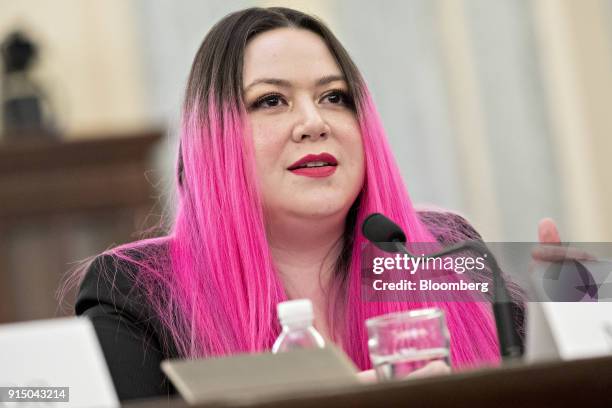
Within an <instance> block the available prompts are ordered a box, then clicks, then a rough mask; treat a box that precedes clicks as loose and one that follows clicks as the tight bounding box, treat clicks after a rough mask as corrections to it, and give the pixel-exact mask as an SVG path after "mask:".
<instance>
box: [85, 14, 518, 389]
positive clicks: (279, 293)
mask: <svg viewBox="0 0 612 408" xmlns="http://www.w3.org/2000/svg"><path fill="white" fill-rule="evenodd" d="M177 182H178V193H179V198H178V208H177V211H176V216H175V219H174V220H173V223H172V227H171V230H170V231H169V232H168V234H167V235H166V236H164V237H162V238H156V239H149V240H144V241H138V242H134V243H130V244H127V245H123V246H120V247H118V248H114V249H112V250H109V251H107V252H105V253H104V254H102V255H101V256H98V257H97V258H96V259H95V260H94V261H93V262H91V263H90V264H89V265H88V267H87V268H85V269H84V270H83V271H82V272H83V273H81V274H79V275H78V276H77V277H78V279H79V280H81V286H80V291H79V296H78V299H77V303H76V306H75V309H76V313H77V314H79V315H86V316H89V317H90V318H91V319H92V321H93V323H94V326H95V328H96V331H97V333H98V336H99V337H100V342H101V344H102V348H103V350H104V353H105V356H106V359H107V362H108V365H109V368H110V371H111V374H112V376H113V379H114V382H115V386H116V388H117V391H118V394H119V396H120V398H121V399H128V398H135V397H145V396H151V395H158V394H165V393H166V392H168V391H169V390H170V386H169V384H168V383H167V380H166V379H165V378H164V376H163V374H162V373H161V371H160V369H159V362H160V361H161V360H162V359H165V358H170V357H174V358H198V357H209V356H222V355H229V354H234V353H245V352H246V353H255V352H264V351H269V350H270V348H271V346H272V343H273V342H274V340H275V338H276V337H277V336H278V334H279V331H280V327H279V325H278V323H277V318H276V305H277V304H278V303H279V302H282V301H284V300H287V299H294V298H309V299H311V300H312V302H313V305H314V311H315V326H316V328H317V329H318V330H319V331H320V332H321V333H322V334H323V336H324V337H326V338H327V340H328V341H333V342H334V343H336V344H337V345H338V346H339V347H341V348H342V349H343V350H344V351H345V352H346V353H347V355H348V356H349V357H350V358H351V359H352V360H353V361H354V363H355V364H356V365H357V366H358V367H359V368H360V369H361V370H367V369H369V368H371V363H370V360H369V358H368V349H367V334H366V330H365V328H364V321H365V320H366V319H367V318H369V317H372V316H377V315H381V314H385V313H390V312H395V311H400V310H408V309H416V308H422V307H428V306H432V305H433V306H436V307H439V308H441V309H443V310H444V311H445V313H446V319H447V323H448V328H449V331H450V334H451V356H452V364H453V367H454V368H459V369H460V368H463V367H473V366H480V365H485V364H489V365H490V364H496V363H498V361H499V350H498V344H497V337H496V331H495V324H494V320H493V316H492V312H491V308H490V305H489V304H488V303H483V302H454V303H435V304H433V303H424V302H418V301H416V300H415V301H406V302H365V301H362V299H361V288H360V262H361V254H360V251H361V248H362V245H363V244H364V243H365V242H366V241H365V239H364V237H363V236H362V235H361V232H360V225H361V223H362V222H363V220H364V219H365V218H366V217H367V216H368V215H369V214H371V213H374V212H380V213H383V214H385V215H386V216H387V217H389V218H391V219H392V220H394V221H395V222H396V223H397V224H398V225H400V226H401V227H402V228H403V229H404V231H405V232H406V235H407V239H408V242H415V243H416V242H431V243H436V242H437V243H439V244H440V245H441V246H444V245H447V244H450V243H454V242H457V241H460V240H464V239H480V236H479V235H478V233H476V231H474V229H473V228H471V227H470V226H469V224H468V223H467V222H466V221H465V220H464V219H463V218H461V217H460V216H458V215H455V214H452V213H446V212H431V211H430V212H417V211H415V209H414V208H413V205H412V203H411V201H410V198H409V196H408V193H407V192H406V189H405V186H404V183H403V181H402V178H401V176H400V172H399V170H398V167H397V165H396V162H395V159H394V157H393V154H392V153H391V150H390V148H389V145H388V142H387V139H386V136H385V134H384V131H383V127H382V125H381V123H380V119H379V117H378V114H377V112H376V109H375V107H374V104H373V102H372V98H371V95H370V92H369V91H368V89H367V87H366V84H365V82H364V79H363V78H362V76H361V74H360V73H359V71H358V69H357V67H356V66H355V64H354V63H353V61H352V60H351V58H350V57H349V55H348V53H347V52H346V50H345V49H344V48H343V47H342V45H341V44H340V43H339V41H338V40H337V39H336V38H335V37H334V35H333V34H332V33H331V31H330V30H329V29H328V28H327V27H326V26H325V25H324V24H323V23H321V22H320V21H319V20H317V19H316V18H313V17H311V16H309V15H306V14H303V13H301V12H298V11H295V10H290V9H286V8H266V9H264V8H250V9H246V10H243V11H239V12H236V13H233V14H230V15H228V16H226V17H225V18H223V19H222V20H221V21H219V22H218V23H217V24H216V25H215V26H214V27H213V28H212V29H211V30H210V32H209V33H208V34H207V36H206V38H205V39H204V41H203V43H202V45H201V47H200V49H199V50H198V52H197V55H196V56H195V60H194V62H193V66H192V69H191V73H190V75H189V80H188V84H187V90H186V95H185V101H184V106H183V114H182V124H181V133H180V152H179V157H178V164H177ZM513 294H514V296H516V307H515V319H516V322H517V323H518V327H519V328H520V327H522V304H521V301H520V296H519V295H518V291H514V292H513ZM408 300H409V299H408Z"/></svg>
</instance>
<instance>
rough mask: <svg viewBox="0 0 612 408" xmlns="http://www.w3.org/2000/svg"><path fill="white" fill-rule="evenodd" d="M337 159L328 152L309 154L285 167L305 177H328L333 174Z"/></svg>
mask: <svg viewBox="0 0 612 408" xmlns="http://www.w3.org/2000/svg"><path fill="white" fill-rule="evenodd" d="M336 166H338V160H336V158H335V157H334V156H332V155H331V154H329V153H321V154H309V155H306V156H304V157H302V158H301V159H299V160H298V161H296V162H295V163H293V164H292V165H291V166H289V167H288V168H287V170H289V171H291V172H292V173H293V174H296V175H299V176H306V177H315V178H317V177H328V176H331V175H332V174H334V172H335V171H336Z"/></svg>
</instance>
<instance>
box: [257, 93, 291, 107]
mask: <svg viewBox="0 0 612 408" xmlns="http://www.w3.org/2000/svg"><path fill="white" fill-rule="evenodd" d="M281 103H283V98H282V97H281V96H280V95H275V94H272V95H266V96H262V97H261V98H259V99H257V100H256V101H255V102H254V103H253V105H251V106H252V107H253V108H274V107H276V106H279V105H280V104H281Z"/></svg>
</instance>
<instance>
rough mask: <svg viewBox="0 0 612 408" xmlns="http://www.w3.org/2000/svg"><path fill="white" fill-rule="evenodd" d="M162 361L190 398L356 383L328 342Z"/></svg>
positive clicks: (250, 396) (225, 398) (274, 394)
mask: <svg viewBox="0 0 612 408" xmlns="http://www.w3.org/2000/svg"><path fill="white" fill-rule="evenodd" d="M161 367H162V370H163V371H164V372H165V373H166V375H167V376H168V377H169V378H170V380H171V381H172V383H173V384H174V386H175V387H176V388H177V390H178V391H179V392H180V394H181V395H182V396H183V398H184V399H185V400H186V401H187V402H188V403H189V404H200V403H203V402H213V401H214V402H230V403H238V404H240V403H251V402H255V401H262V400H269V399H276V398H283V397H287V396H289V395H292V396H295V395H297V394H300V395H307V394H310V393H313V392H317V391H323V390H330V389H333V388H337V387H346V386H350V385H354V384H357V383H358V380H357V377H356V375H355V374H356V373H357V370H356V368H355V366H354V365H353V363H352V361H351V360H350V359H349V358H348V357H347V356H346V354H344V353H343V352H342V351H340V350H338V349H337V348H335V347H333V346H329V345H328V346H326V347H325V348H323V349H305V350H296V351H291V352H287V353H279V354H271V353H264V354H242V355H235V356H231V357H223V358H209V359H199V360H165V361H163V362H162V364H161Z"/></svg>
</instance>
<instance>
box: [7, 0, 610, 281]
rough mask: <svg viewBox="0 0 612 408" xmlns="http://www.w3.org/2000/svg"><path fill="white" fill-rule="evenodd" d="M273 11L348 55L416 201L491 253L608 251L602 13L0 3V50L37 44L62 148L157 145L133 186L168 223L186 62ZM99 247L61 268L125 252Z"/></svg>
mask: <svg viewBox="0 0 612 408" xmlns="http://www.w3.org/2000/svg"><path fill="white" fill-rule="evenodd" d="M272 5H282V6H288V7H295V8H298V9H301V10H304V11H307V12H311V13H313V14H316V15H318V16H319V17H321V18H322V19H323V20H324V21H326V22H327V23H328V24H329V25H330V26H331V28H332V30H333V31H334V32H335V33H336V34H337V36H338V37H339V38H340V40H341V41H342V42H343V44H344V45H345V47H346V48H347V49H348V50H349V52H350V54H351V55H352V56H353V58H354V59H355V61H356V63H357V65H358V66H359V67H360V69H361V70H362V72H363V74H364V76H365V78H366V80H367V82H368V86H369V87H370V89H371V91H372V93H373V95H374V98H375V101H376V103H377V106H378V108H379V111H380V113H381V116H382V119H383V122H384V124H385V127H386V130H387V133H388V137H389V139H390V141H391V144H392V146H393V148H394V151H395V154H396V158H397V160H398V162H399V164H400V167H401V169H402V172H403V175H404V177H405V180H406V183H407V186H408V190H409V192H410V193H411V196H412V198H413V201H414V202H415V203H417V204H421V205H426V206H432V205H433V206H438V207H443V208H449V209H453V210H455V211H458V212H460V213H462V214H464V215H465V216H466V217H467V218H468V219H469V220H470V221H471V222H472V223H473V224H474V225H475V226H476V228H477V229H478V230H479V231H480V232H481V233H482V234H483V236H484V238H485V239H486V240H488V241H534V240H536V239H537V235H536V233H537V222H538V221H539V220H540V219H541V218H543V217H546V216H549V217H552V218H554V219H555V220H556V221H557V223H558V225H559V227H560V230H561V235H562V238H563V239H564V240H568V241H572V240H573V241H610V240H612V211H610V210H611V209H612V182H610V180H609V178H610V176H612V160H611V159H612V114H610V113H609V111H610V107H611V106H612V0H582V1H574V0H535V1H529V0H497V1H494V2H493V1H487V0H385V1H367V0H328V1H323V0H311V1H297V0H296V1H290V0H286V1H263V0H261V1H255V0H251V1H247V0H233V1H227V0H224V1H221V0H206V1H201V0H184V1H180V2H171V1H165V0H129V1H125V0H107V1H93V0H87V1H83V0H56V1H53V2H50V1H44V0H0V39H2V38H4V37H5V36H6V35H7V34H8V33H9V32H10V31H11V30H14V29H22V30H24V31H25V32H27V33H28V34H29V35H31V37H32V39H33V40H34V41H36V42H37V43H38V44H39V45H40V58H39V61H40V63H39V64H38V65H37V66H36V68H35V70H34V72H33V74H34V76H35V78H36V79H37V80H39V81H40V83H41V85H42V86H44V87H45V89H46V91H47V92H48V94H49V95H48V96H49V99H50V100H51V103H52V105H53V110H54V111H55V113H56V117H57V123H58V127H59V129H60V133H61V134H62V136H63V138H64V140H86V139H88V138H93V139H98V138H100V137H131V136H130V135H133V133H134V132H141V131H143V130H144V129H156V130H157V131H158V132H159V133H161V134H163V135H165V136H167V137H164V138H162V139H161V141H159V142H157V144H156V145H155V147H154V148H153V150H152V151H151V160H150V161H149V162H147V163H149V164H147V165H146V170H147V172H146V175H147V177H146V180H144V178H143V180H144V182H145V183H148V184H149V185H150V186H151V188H152V192H153V193H152V194H151V197H152V200H153V201H155V202H159V203H161V204H158V205H157V207H156V208H157V210H155V211H160V210H159V209H160V208H166V210H167V211H169V212H171V211H172V199H171V197H172V195H173V190H172V189H173V177H174V175H173V172H174V161H175V156H176V149H177V148H176V139H177V122H178V115H179V111H180V105H181V101H182V97H183V92H184V86H185V82H186V77H187V75H188V72H189V69H190V65H191V61H192V59H193V57H194V55H195V52H196V50H197V48H198V47H199V45H200V43H201V41H202V39H203V37H204V35H205V34H206V32H207V31H208V30H209V29H210V27H211V26H212V24H214V22H216V21H217V20H218V19H220V18H221V17H223V16H224V15H226V14H227V13H229V12H231V11H235V10H238V9H240V8H243V7H248V6H272ZM158 196H159V197H158ZM145 204H146V203H145ZM145 204H142V203H141V207H142V205H145ZM139 211H140V213H142V211H143V210H142V208H141V210H139ZM145 212H146V211H145ZM138 225H142V224H139V223H133V224H130V228H131V227H134V228H132V229H137V228H136V226H138ZM0 228H2V224H0ZM0 232H1V231H0ZM67 234H70V233H67ZM109 234H110V235H104V236H103V237H102V236H101V238H100V239H99V240H97V241H95V243H92V244H91V245H86V246H82V247H80V249H79V250H78V251H75V252H71V253H70V256H73V257H74V258H73V259H75V258H78V257H79V256H81V257H84V256H87V255H92V254H93V253H95V252H96V251H99V250H102V249H104V248H106V247H107V246H108V245H110V244H112V243H113V242H118V241H122V240H127V239H129V237H127V236H125V235H123V236H121V237H119V238H113V239H111V238H112V237H113V235H112V233H109ZM77 255H78V256H77ZM1 256H2V253H1V251H0V257H1ZM3 273H4V272H3Z"/></svg>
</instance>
